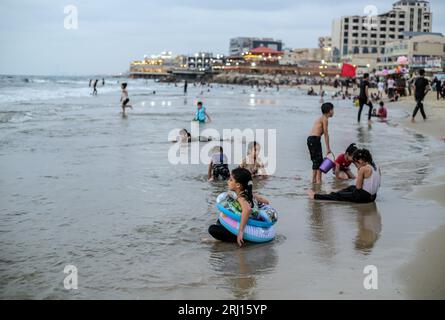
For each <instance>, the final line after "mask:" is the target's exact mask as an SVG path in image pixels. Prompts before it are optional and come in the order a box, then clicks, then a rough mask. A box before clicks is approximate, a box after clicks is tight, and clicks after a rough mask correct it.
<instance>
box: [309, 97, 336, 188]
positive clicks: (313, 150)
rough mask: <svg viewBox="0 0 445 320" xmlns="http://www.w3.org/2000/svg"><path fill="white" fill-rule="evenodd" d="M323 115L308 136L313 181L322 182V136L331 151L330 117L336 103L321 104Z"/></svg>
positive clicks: (329, 151) (332, 114)
mask: <svg viewBox="0 0 445 320" xmlns="http://www.w3.org/2000/svg"><path fill="white" fill-rule="evenodd" d="M321 112H322V113H323V115H322V116H321V117H319V118H318V119H317V120H316V121H315V123H314V126H313V128H312V131H311V134H310V136H309V138H307V146H308V148H309V153H310V155H311V160H312V183H317V184H321V171H320V165H321V163H322V162H323V151H322V148H321V136H322V135H324V139H325V143H326V148H327V149H328V150H327V151H328V152H327V154H328V155H329V154H330V153H332V152H331V147H330V144H329V131H328V125H329V118H332V117H333V116H334V105H333V104H332V103H330V102H327V103H324V104H323V105H322V106H321Z"/></svg>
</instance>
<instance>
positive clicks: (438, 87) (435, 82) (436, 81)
mask: <svg viewBox="0 0 445 320" xmlns="http://www.w3.org/2000/svg"><path fill="white" fill-rule="evenodd" d="M433 85H435V86H436V92H437V100H440V94H441V91H442V81H440V80H439V79H438V78H437V77H435V78H434V80H433Z"/></svg>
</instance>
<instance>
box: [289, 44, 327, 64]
mask: <svg viewBox="0 0 445 320" xmlns="http://www.w3.org/2000/svg"><path fill="white" fill-rule="evenodd" d="M330 57H331V52H330V50H326V48H302V49H288V50H285V51H284V54H283V58H282V59H281V60H280V64H282V65H305V64H307V63H308V62H316V63H321V62H322V61H330Z"/></svg>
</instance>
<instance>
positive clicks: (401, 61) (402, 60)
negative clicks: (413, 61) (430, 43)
mask: <svg viewBox="0 0 445 320" xmlns="http://www.w3.org/2000/svg"><path fill="white" fill-rule="evenodd" d="M408 63H409V62H408V58H407V57H405V56H400V57H398V58H397V64H399V65H407V64H408Z"/></svg>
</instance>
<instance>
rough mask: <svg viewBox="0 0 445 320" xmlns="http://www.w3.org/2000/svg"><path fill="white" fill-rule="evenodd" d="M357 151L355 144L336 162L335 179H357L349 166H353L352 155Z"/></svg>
mask: <svg viewBox="0 0 445 320" xmlns="http://www.w3.org/2000/svg"><path fill="white" fill-rule="evenodd" d="M356 150H357V146H356V145H355V143H353V144H351V145H350V146H349V147H348V148H347V149H346V152H345V153H342V154H340V155H339V156H338V157H337V159H336V160H335V171H334V173H335V177H336V178H337V179H340V180H349V179H355V176H354V174H353V173H352V171H351V169H350V168H349V166H350V165H351V164H352V155H353V154H354V152H355V151H356Z"/></svg>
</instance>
